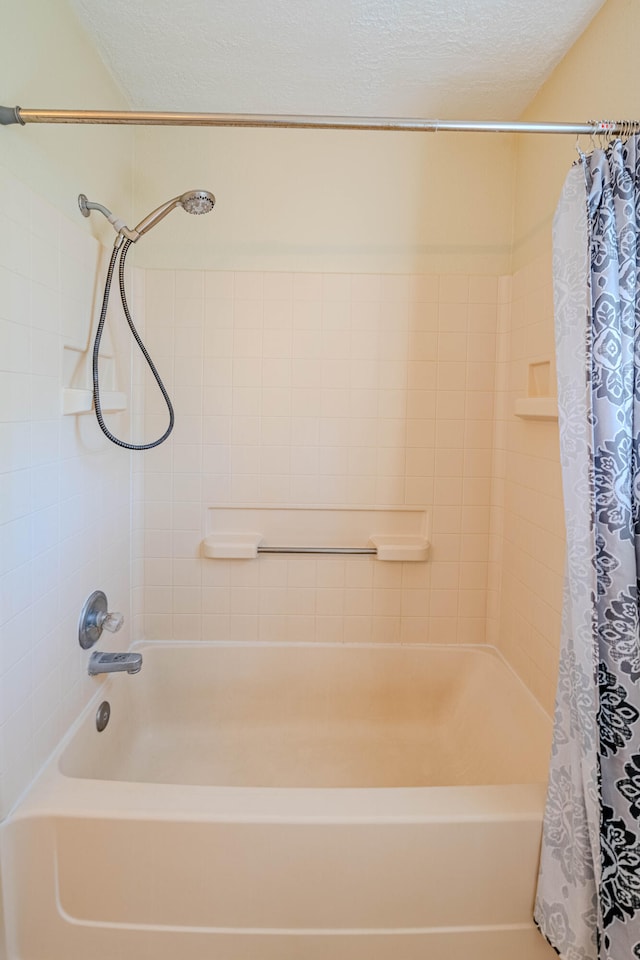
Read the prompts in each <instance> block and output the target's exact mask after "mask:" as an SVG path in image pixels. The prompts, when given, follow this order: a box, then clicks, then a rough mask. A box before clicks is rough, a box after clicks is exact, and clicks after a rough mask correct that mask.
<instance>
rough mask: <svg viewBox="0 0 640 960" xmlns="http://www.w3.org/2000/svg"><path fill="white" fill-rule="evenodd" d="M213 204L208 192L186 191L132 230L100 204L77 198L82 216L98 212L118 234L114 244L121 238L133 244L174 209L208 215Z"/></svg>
mask: <svg viewBox="0 0 640 960" xmlns="http://www.w3.org/2000/svg"><path fill="white" fill-rule="evenodd" d="M215 202H216V198H215V197H214V195H213V194H212V193H211V191H210V190H188V191H187V192H186V193H182V194H180V196H178V197H174V198H173V199H172V200H167V202H166V203H163V204H161V205H160V206H159V207H157V208H156V209H155V210H153V211H152V212H151V213H150V214H148V215H147V216H146V217H145V218H144V219H143V220H141V221H140V223H139V224H138V225H137V226H136V227H134V228H133V230H132V229H131V228H130V227H128V226H127V225H126V223H125V222H124V220H120V219H119V217H116V215H115V214H113V213H111V210H109V209H107V207H104V206H103V205H102V204H101V203H95V202H94V201H93V200H89V199H87V196H86V194H84V193H81V194H79V196H78V207H79V208H80V213H81V214H82V216H83V217H88V216H90V214H91V211H92V210H98V211H99V212H100V213H101V214H102V215H103V216H104V217H106V218H107V220H108V221H109V223H110V224H111V225H112V227H113V229H114V230H115V231H116V233H117V234H118V238H117V240H116V243H119V242H120V241H121V238H122V237H126V238H127V240H131V241H132V243H135V242H136V240H139V239H140V237H141V236H143V235H144V234H145V233H147V232H148V231H149V230H151V228H152V227H155V225H156V224H157V223H160V221H161V220H164V218H165V217H166V216H167V214H168V213H171V211H172V210H175V208H176V207H182V209H183V210H184V211H185V212H186V213H192V214H203V213H210V212H211V211H212V210H213V208H214V206H215Z"/></svg>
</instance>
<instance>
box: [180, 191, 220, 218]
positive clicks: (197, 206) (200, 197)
mask: <svg viewBox="0 0 640 960" xmlns="http://www.w3.org/2000/svg"><path fill="white" fill-rule="evenodd" d="M215 202H216V198H215V197H214V195H213V194H212V193H210V192H209V191H208V190H189V192H188V193H183V194H182V196H181V197H180V199H179V201H178V203H179V204H180V206H181V207H182V209H183V210H185V211H186V212H187V213H194V214H196V216H200V215H201V214H203V213H211V211H212V210H213V208H214V206H215Z"/></svg>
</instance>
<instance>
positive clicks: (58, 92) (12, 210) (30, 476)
mask: <svg viewBox="0 0 640 960" xmlns="http://www.w3.org/2000/svg"><path fill="white" fill-rule="evenodd" d="M9 7H10V10H9V9H7V8H9ZM0 88H1V89H2V97H3V99H4V102H5V103H8V104H11V105H15V104H22V105H24V106H37V105H42V106H45V105H50V106H72V105H77V106H83V105H86V106H89V105H90V104H92V103H93V104H95V103H100V104H103V105H104V106H113V107H122V106H124V104H123V101H122V98H121V97H120V95H119V94H118V93H117V91H116V88H115V86H114V84H113V82H112V81H111V79H110V77H109V76H108V74H107V73H106V71H105V69H104V67H103V66H102V64H101V62H100V61H99V59H98V58H97V56H96V54H95V50H94V49H93V47H92V46H91V45H90V44H89V43H88V41H87V39H86V38H85V36H84V35H83V34H82V32H81V31H80V29H79V27H78V25H77V23H76V21H75V19H74V18H73V16H72V15H71V13H70V12H69V10H68V8H67V6H66V4H65V3H64V2H62V0H12V2H11V3H10V4H6V5H5V8H3V17H2V30H0ZM0 144H1V145H0V158H1V164H0V816H2V815H4V814H5V813H6V812H7V811H8V810H9V809H10V807H11V806H12V804H13V803H14V802H15V800H16V799H17V797H18V796H19V794H20V793H21V791H22V790H23V789H24V788H25V787H26V785H27V784H28V782H29V780H30V779H31V778H32V777H33V775H34V774H35V773H36V771H37V770H38V769H39V767H40V766H41V765H42V763H43V761H44V760H45V759H46V757H47V755H48V753H49V752H50V751H51V750H52V749H53V747H54V746H55V745H56V743H57V741H58V739H59V738H60V736H61V735H62V733H63V732H64V731H65V729H66V728H67V727H68V725H69V724H70V723H71V722H72V721H73V720H74V719H75V718H76V716H77V714H78V712H79V711H80V709H81V708H82V706H83V705H84V703H85V702H86V701H87V699H88V698H89V697H90V696H91V695H92V694H93V692H94V690H95V687H96V683H95V681H92V680H90V678H89V677H88V676H87V673H86V666H87V665H86V660H87V655H86V653H85V652H83V651H81V649H80V647H79V645H78V641H77V620H78V615H79V612H80V609H81V607H82V603H83V602H84V600H85V598H86V596H87V595H88V594H89V593H90V592H91V591H93V590H95V589H98V588H102V589H104V590H105V591H107V594H108V596H109V599H110V601H111V603H112V604H113V605H114V607H115V608H116V609H118V608H120V609H122V610H123V611H124V612H125V613H128V605H129V595H130V583H129V555H130V501H131V497H130V478H129V457H128V456H127V454H126V453H125V452H124V451H120V450H116V448H115V447H111V446H109V445H108V444H107V442H106V441H104V440H103V439H102V438H101V435H100V434H99V432H98V429H97V426H96V424H95V422H94V421H93V419H92V418H91V417H87V416H85V417H63V416H61V413H60V411H61V391H62V388H63V386H64V385H65V383H66V382H68V380H69V376H70V369H71V367H73V366H76V365H77V363H78V362H79V363H80V366H81V367H82V372H81V376H86V374H87V367H86V363H87V360H88V351H87V348H88V344H89V342H90V332H91V325H92V314H93V313H94V309H95V292H96V290H97V289H98V287H99V285H100V283H101V266H102V249H101V247H100V245H99V243H98V241H97V240H96V239H95V235H97V234H99V233H101V234H102V235H105V236H108V231H107V232H105V231H104V222H103V224H99V222H98V221H97V220H95V221H94V220H93V218H92V221H91V222H88V221H85V220H83V219H82V217H81V216H80V215H79V213H78V210H77V201H76V198H77V194H78V193H79V192H81V191H83V192H86V193H88V194H89V195H91V194H94V195H95V196H96V197H97V198H98V199H100V200H102V201H104V202H106V203H113V205H114V206H115V207H119V208H120V209H123V210H124V211H127V210H130V209H131V160H132V134H131V133H130V132H129V131H127V130H117V129H113V128H111V129H110V128H106V127H105V128H103V129H102V130H97V129H96V130H93V129H91V128H78V127H76V128H74V127H65V128H51V129H47V128H44V127H36V126H31V127H24V128H22V127H8V128H3V129H1V130H0ZM108 230H109V231H110V230H111V228H110V227H109V228H108ZM92 234H95V235H94V236H92ZM105 347H106V349H107V350H108V351H109V352H110V353H112V354H113V355H114V357H115V362H114V365H115V367H116V371H117V376H116V379H117V380H118V381H119V385H120V387H121V388H122V389H128V379H129V373H128V365H129V360H128V358H129V346H128V343H126V344H122V343H121V342H118V340H117V339H116V341H115V343H112V345H111V346H110V345H109V340H108V339H107V341H106V342H105ZM119 347H122V349H119ZM118 419H119V420H122V421H124V422H123V423H122V424H121V426H122V429H123V430H125V431H126V429H127V424H126V417H123V416H122V415H120V417H119V418H118ZM118 642H122V643H125V644H127V643H128V630H127V629H125V631H124V632H123V634H120V635H119V637H118Z"/></svg>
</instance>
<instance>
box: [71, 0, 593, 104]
mask: <svg viewBox="0 0 640 960" xmlns="http://www.w3.org/2000/svg"><path fill="white" fill-rule="evenodd" d="M603 2H604V0H134V2H132V0H108V2H105V0H70V3H71V5H72V7H73V8H74V10H75V11H76V13H77V15H78V17H79V19H80V21H81V23H82V24H83V26H84V28H85V29H86V30H87V32H88V33H89V34H90V36H91V37H92V38H93V40H94V42H95V44H96V47H97V49H98V51H99V52H100V55H101V56H102V58H103V60H104V62H105V63H106V64H107V66H108V68H109V69H110V71H111V72H112V74H113V76H114V77H115V79H116V80H117V82H118V84H119V86H120V87H121V89H122V90H123V91H124V93H125V95H126V96H127V98H128V100H129V102H130V105H131V107H132V108H134V109H146V110H154V109H155V110H195V111H212V112H238V113H307V114H312V113H317V114H344V115H352V116H355V115H360V116H423V117H440V118H443V119H445V118H447V117H451V118H469V119H474V118H482V117H484V118H488V119H491V118H503V119H511V118H516V117H517V116H518V115H519V114H520V113H521V111H522V110H523V109H524V107H525V106H526V105H527V103H528V102H529V100H530V99H531V98H532V97H533V95H534V94H535V93H536V91H537V90H538V88H539V87H540V85H541V84H542V82H543V81H544V80H545V79H546V77H547V76H548V75H549V73H550V72H551V70H552V69H553V67H554V66H555V65H556V63H558V61H559V60H560V59H561V58H562V56H563V55H564V53H565V52H566V51H567V50H568V48H569V47H570V46H571V44H572V43H573V42H574V40H575V39H576V38H577V37H578V36H579V35H580V33H581V32H582V31H583V30H584V28H585V27H586V25H587V24H588V23H589V21H590V20H591V18H592V17H593V15H594V14H595V13H596V11H597V10H598V9H599V8H600V7H601V6H602V4H603ZM89 106H93V107H99V106H100V104H90V105H89ZM569 119H571V118H569ZM574 119H575V118H574Z"/></svg>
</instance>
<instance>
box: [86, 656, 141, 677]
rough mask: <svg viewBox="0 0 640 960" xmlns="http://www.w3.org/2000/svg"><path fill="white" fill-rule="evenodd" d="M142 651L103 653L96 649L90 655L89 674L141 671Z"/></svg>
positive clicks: (91, 675)
mask: <svg viewBox="0 0 640 960" xmlns="http://www.w3.org/2000/svg"><path fill="white" fill-rule="evenodd" d="M141 669H142V654H141V653H101V652H100V651H99V650H94V651H93V653H92V654H91V656H90V657H89V676H90V677H96V676H97V675H98V674H99V673H140V670H141Z"/></svg>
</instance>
